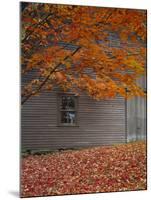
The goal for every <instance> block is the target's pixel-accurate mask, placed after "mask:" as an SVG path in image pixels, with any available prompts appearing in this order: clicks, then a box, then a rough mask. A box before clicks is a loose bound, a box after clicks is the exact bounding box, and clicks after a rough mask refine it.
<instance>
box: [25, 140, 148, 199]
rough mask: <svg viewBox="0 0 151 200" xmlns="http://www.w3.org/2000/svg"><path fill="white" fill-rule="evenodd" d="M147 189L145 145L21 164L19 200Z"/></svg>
mask: <svg viewBox="0 0 151 200" xmlns="http://www.w3.org/2000/svg"><path fill="white" fill-rule="evenodd" d="M142 189H146V145H145V143H144V142H135V143H130V144H121V145H115V146H111V147H94V148H89V149H84V150H77V151H65V152H63V153H54V154H47V155H40V156H36V155H34V156H28V157H27V158H24V159H23V160H22V172H21V190H22V191H21V194H22V197H31V196H45V195H59V194H78V193H94V192H111V191H125V190H142Z"/></svg>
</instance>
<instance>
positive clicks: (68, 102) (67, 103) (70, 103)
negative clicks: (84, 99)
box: [61, 96, 75, 109]
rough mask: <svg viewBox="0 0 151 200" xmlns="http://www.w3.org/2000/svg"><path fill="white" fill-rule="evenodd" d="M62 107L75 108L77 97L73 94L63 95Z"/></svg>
mask: <svg viewBox="0 0 151 200" xmlns="http://www.w3.org/2000/svg"><path fill="white" fill-rule="evenodd" d="M61 108H62V109H74V108H75V99H74V97H72V96H62V103H61Z"/></svg>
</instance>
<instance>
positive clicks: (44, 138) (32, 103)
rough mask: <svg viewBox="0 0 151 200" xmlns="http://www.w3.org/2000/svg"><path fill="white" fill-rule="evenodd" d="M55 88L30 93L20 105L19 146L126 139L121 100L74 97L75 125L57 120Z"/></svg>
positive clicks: (69, 145)
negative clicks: (75, 105) (35, 93)
mask: <svg viewBox="0 0 151 200" xmlns="http://www.w3.org/2000/svg"><path fill="white" fill-rule="evenodd" d="M57 97H58V95H57V92H56V91H53V92H45V93H42V94H41V95H40V96H38V97H32V98H31V99H29V100H28V101H27V102H26V103H25V104H24V105H23V107H22V113H21V121H22V124H21V132H22V133H21V143H22V149H33V150H34V149H35V150H37V149H38V150H45V149H49V150H56V149H60V148H63V149H67V148H79V147H87V146H97V145H108V144H114V143H123V142H125V141H126V132H125V100H124V99H123V98H122V97H117V98H116V99H114V100H106V101H105V100H102V101H95V100H92V99H91V98H89V97H88V96H87V95H84V94H83V95H81V96H79V97H78V126H77V127H59V126H58V124H57Z"/></svg>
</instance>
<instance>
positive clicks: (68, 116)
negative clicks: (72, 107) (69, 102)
mask: <svg viewBox="0 0 151 200" xmlns="http://www.w3.org/2000/svg"><path fill="white" fill-rule="evenodd" d="M61 123H68V124H75V112H71V111H61Z"/></svg>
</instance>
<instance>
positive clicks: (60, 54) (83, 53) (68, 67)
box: [21, 3, 146, 104]
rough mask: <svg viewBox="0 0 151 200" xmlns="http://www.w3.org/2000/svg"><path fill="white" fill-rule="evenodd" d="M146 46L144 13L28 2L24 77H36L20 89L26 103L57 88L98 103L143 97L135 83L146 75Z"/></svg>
mask: <svg viewBox="0 0 151 200" xmlns="http://www.w3.org/2000/svg"><path fill="white" fill-rule="evenodd" d="M22 4H23V3H22ZM112 35H114V37H113V38H112V37H111V36H112ZM114 43H115V45H114ZM145 44H146V11H144V10H133V9H120V8H99V7H89V6H72V5H54V4H43V3H28V4H26V6H24V7H23V8H22V11H21V65H22V73H23V76H28V74H29V73H31V72H34V73H36V75H35V76H34V77H33V78H32V79H31V80H30V81H29V82H28V83H27V84H25V85H24V87H23V89H22V104H23V103H25V102H26V101H27V100H28V99H29V98H30V97H31V96H32V95H37V94H39V93H40V92H42V91H45V90H52V89H53V88H54V87H56V86H57V87H59V88H60V89H62V90H64V91H68V90H70V91H72V92H74V93H77V94H79V93H80V92H86V93H87V94H88V95H90V96H92V97H93V98H95V99H98V100H99V99H109V98H114V97H115V96H116V95H121V96H124V97H126V98H127V97H131V96H134V95H135V96H140V95H143V90H142V89H141V87H140V86H138V85H137V84H136V80H137V79H138V78H139V77H141V76H142V75H143V74H144V72H145V70H144V68H145V67H144V66H145V61H146V46H145Z"/></svg>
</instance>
